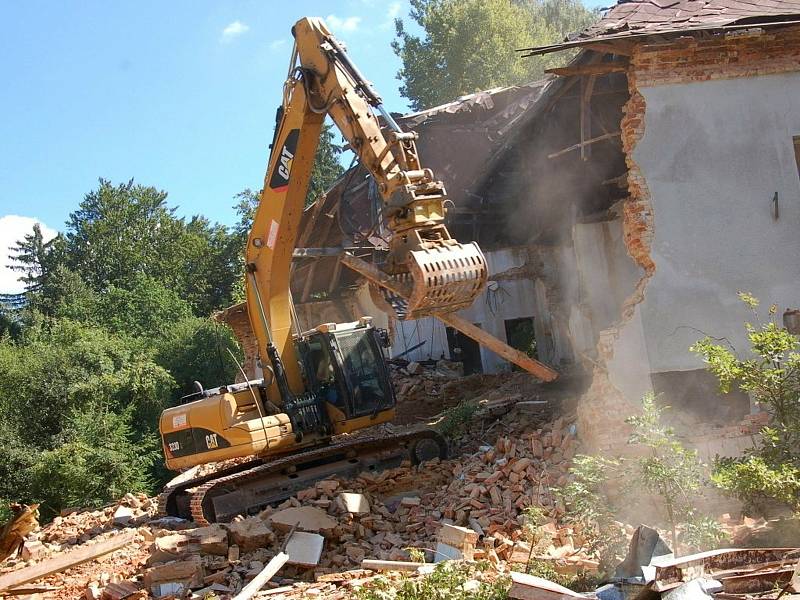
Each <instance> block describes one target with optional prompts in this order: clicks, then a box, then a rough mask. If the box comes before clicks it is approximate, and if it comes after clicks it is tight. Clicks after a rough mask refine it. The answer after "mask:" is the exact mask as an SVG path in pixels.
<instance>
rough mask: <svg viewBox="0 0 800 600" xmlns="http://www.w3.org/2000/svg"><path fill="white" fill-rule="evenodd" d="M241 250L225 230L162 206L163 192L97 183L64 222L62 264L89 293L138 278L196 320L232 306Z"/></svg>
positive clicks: (124, 285)
mask: <svg viewBox="0 0 800 600" xmlns="http://www.w3.org/2000/svg"><path fill="white" fill-rule="evenodd" d="M240 252H241V248H240V247H239V246H238V244H237V243H236V240H235V236H232V235H231V233H230V232H229V231H228V229H227V228H226V227H224V226H222V225H218V224H211V223H210V222H209V221H208V219H206V218H204V217H201V216H195V217H192V218H191V219H190V220H189V221H188V222H187V221H185V220H184V219H181V218H178V217H177V216H176V215H175V208H171V207H169V206H168V205H167V194H166V192H163V191H160V190H157V189H156V188H154V187H149V186H143V185H138V184H134V182H133V181H132V180H131V181H129V182H128V183H125V184H120V185H117V186H114V185H112V184H111V183H110V182H108V181H106V180H102V179H101V180H100V185H99V187H98V188H97V189H96V190H93V191H92V192H90V193H88V194H86V196H85V197H84V199H83V201H82V202H81V204H80V206H79V208H78V210H77V211H75V212H73V213H72V214H71V215H70V218H69V221H68V223H67V234H66V263H67V266H68V267H69V268H70V269H71V270H72V271H74V272H75V273H77V274H78V275H79V276H80V278H81V279H82V280H83V281H84V282H86V284H87V285H88V286H89V287H90V288H91V289H92V290H94V291H95V292H100V293H102V292H104V291H105V290H106V289H108V288H109V287H110V286H114V287H115V288H120V289H128V288H131V287H132V286H134V285H136V282H137V281H138V280H139V279H138V278H139V277H141V276H146V277H149V278H151V279H153V280H155V281H158V282H160V283H161V285H162V286H164V287H165V288H167V289H169V290H172V291H173V292H175V293H177V294H178V295H180V297H181V298H183V299H185V300H186V301H187V302H189V304H190V305H191V306H192V309H193V311H194V312H195V314H197V315H208V314H209V313H211V312H212V311H213V310H216V309H218V308H221V307H223V306H226V305H227V304H229V303H230V302H231V301H232V298H233V295H234V286H235V284H236V282H237V281H238V279H239V277H240V275H241V272H242V271H241V267H242V265H241V259H240Z"/></svg>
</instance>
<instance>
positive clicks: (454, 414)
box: [436, 400, 478, 439]
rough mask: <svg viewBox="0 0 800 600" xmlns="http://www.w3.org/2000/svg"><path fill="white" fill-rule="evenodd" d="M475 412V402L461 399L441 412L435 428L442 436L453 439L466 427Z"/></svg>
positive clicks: (476, 409) (476, 410)
mask: <svg viewBox="0 0 800 600" xmlns="http://www.w3.org/2000/svg"><path fill="white" fill-rule="evenodd" d="M476 412H478V403H477V402H474V401H464V400H462V401H461V402H459V403H458V404H456V405H455V406H453V407H451V408H448V409H447V410H446V411H444V412H443V413H442V418H441V419H439V422H438V423H437V424H436V428H437V429H438V430H439V433H441V434H442V435H443V436H444V437H446V438H448V439H454V438H456V437H458V436H459V435H460V434H461V433H463V432H464V431H465V430H466V429H467V426H468V425H469V423H470V421H472V418H473V417H474V416H475V413H476Z"/></svg>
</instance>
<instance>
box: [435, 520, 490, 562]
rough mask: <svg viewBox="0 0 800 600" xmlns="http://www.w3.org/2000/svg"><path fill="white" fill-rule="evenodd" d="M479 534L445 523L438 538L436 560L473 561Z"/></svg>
mask: <svg viewBox="0 0 800 600" xmlns="http://www.w3.org/2000/svg"><path fill="white" fill-rule="evenodd" d="M478 537H479V535H478V532H477V531H473V530H472V529H468V528H466V527H459V526H458V525H450V524H449V523H444V524H443V525H442V527H441V528H440V529H439V533H438V534H437V536H436V539H437V544H436V558H435V561H434V562H441V561H443V560H473V558H474V555H475V544H477V543H478Z"/></svg>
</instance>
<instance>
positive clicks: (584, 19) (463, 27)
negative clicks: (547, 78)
mask: <svg viewBox="0 0 800 600" xmlns="http://www.w3.org/2000/svg"><path fill="white" fill-rule="evenodd" d="M595 18H596V13H594V12H592V11H590V10H588V9H587V8H586V7H585V6H584V5H583V3H582V2H581V1H580V0H529V1H526V2H515V1H512V0H411V19H412V21H414V22H415V23H416V25H418V26H419V27H420V28H421V29H422V35H416V34H415V33H413V29H410V28H409V27H408V26H407V25H406V23H405V22H404V21H403V20H402V19H397V20H396V21H395V28H396V37H395V40H394V42H393V44H392V47H393V48H394V51H395V53H396V54H397V55H398V56H399V57H400V60H401V62H402V67H401V69H400V71H399V73H398V79H400V81H401V82H402V85H401V87H400V92H401V93H402V94H403V95H404V96H405V97H406V98H408V99H409V100H410V103H411V106H412V108H413V109H414V110H421V109H423V108H426V107H431V106H435V105H438V104H442V103H445V102H449V101H452V100H454V99H456V98H458V97H459V96H462V95H464V94H469V93H472V92H476V91H479V90H485V89H489V88H493V87H497V86H507V85H520V84H524V83H529V82H531V81H534V80H536V79H539V78H540V77H541V76H542V75H543V73H544V69H546V68H548V67H550V66H554V65H555V64H556V63H557V62H563V60H564V57H563V55H561V56H545V57H534V58H520V56H519V53H517V52H515V50H517V49H520V48H526V47H531V46H539V45H545V44H550V43H553V42H557V41H560V40H562V39H563V38H564V37H565V36H566V35H567V34H568V33H571V32H574V31H577V30H580V29H583V28H584V27H586V26H587V25H588V24H590V23H591V22H592V21H593V20H594V19H595Z"/></svg>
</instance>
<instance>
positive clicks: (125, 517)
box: [114, 505, 134, 527]
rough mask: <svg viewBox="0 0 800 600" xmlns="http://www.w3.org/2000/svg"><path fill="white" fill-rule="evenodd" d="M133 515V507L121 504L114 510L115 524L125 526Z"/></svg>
mask: <svg viewBox="0 0 800 600" xmlns="http://www.w3.org/2000/svg"><path fill="white" fill-rule="evenodd" d="M133 517H134V514H133V509H131V508H128V507H127V506H123V505H120V506H118V507H117V510H115V511H114V525H119V526H120V527H124V526H125V525H127V524H128V523H130V522H131V520H132V519H133Z"/></svg>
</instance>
